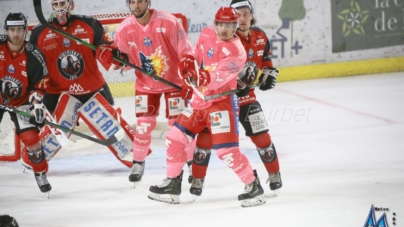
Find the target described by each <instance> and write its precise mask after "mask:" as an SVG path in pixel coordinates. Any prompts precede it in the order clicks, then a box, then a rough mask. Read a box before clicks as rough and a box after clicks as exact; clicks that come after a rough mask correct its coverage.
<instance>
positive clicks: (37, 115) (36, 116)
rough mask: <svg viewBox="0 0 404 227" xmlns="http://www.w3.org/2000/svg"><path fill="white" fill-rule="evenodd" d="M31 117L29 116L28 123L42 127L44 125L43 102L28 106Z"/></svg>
mask: <svg viewBox="0 0 404 227" xmlns="http://www.w3.org/2000/svg"><path fill="white" fill-rule="evenodd" d="M29 109H30V110H31V114H32V115H33V116H32V117H30V118H29V123H30V124H33V125H35V126H38V127H40V128H42V127H43V126H44V125H45V114H46V109H45V106H44V104H42V103H40V104H34V105H31V106H30V107H29Z"/></svg>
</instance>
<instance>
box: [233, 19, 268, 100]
mask: <svg viewBox="0 0 404 227" xmlns="http://www.w3.org/2000/svg"><path fill="white" fill-rule="evenodd" d="M236 34H237V35H238V37H240V40H241V43H242V44H243V46H244V49H245V51H246V53H247V61H246V63H245V64H244V67H243V70H242V71H241V72H240V73H239V78H240V79H241V80H242V81H244V83H246V84H247V85H255V84H258V83H259V81H258V77H259V76H260V75H261V71H262V69H263V68H264V67H267V68H273V65H272V58H271V57H272V56H271V46H270V43H269V40H268V37H267V35H266V34H265V32H264V31H263V30H262V29H260V28H258V27H251V28H250V33H249V35H248V37H244V36H243V35H241V34H240V33H239V32H238V31H237V33H236ZM255 99H256V98H255V93H254V89H251V91H250V93H249V94H248V95H247V96H244V97H241V98H240V99H239V102H240V104H241V105H243V104H246V103H251V102H254V101H255Z"/></svg>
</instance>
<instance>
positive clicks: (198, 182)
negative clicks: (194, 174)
mask: <svg viewBox="0 0 404 227" xmlns="http://www.w3.org/2000/svg"><path fill="white" fill-rule="evenodd" d="M204 181H205V178H193V179H192V185H191V188H190V189H189V192H190V193H191V194H192V195H194V201H195V200H196V198H197V196H201V195H202V189H203V183H204Z"/></svg>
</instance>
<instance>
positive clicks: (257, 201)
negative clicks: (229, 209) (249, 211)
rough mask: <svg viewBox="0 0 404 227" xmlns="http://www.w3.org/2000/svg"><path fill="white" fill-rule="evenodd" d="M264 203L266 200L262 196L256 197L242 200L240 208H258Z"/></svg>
mask: <svg viewBox="0 0 404 227" xmlns="http://www.w3.org/2000/svg"><path fill="white" fill-rule="evenodd" d="M264 203H266V199H265V196H264V195H260V196H257V197H255V198H252V199H247V200H242V201H241V206H242V207H252V206H259V205H262V204H264Z"/></svg>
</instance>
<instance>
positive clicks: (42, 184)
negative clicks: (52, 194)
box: [35, 172, 52, 199]
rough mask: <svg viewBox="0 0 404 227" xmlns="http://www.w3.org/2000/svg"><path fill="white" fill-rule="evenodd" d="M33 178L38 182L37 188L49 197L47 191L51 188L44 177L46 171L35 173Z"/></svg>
mask: <svg viewBox="0 0 404 227" xmlns="http://www.w3.org/2000/svg"><path fill="white" fill-rule="evenodd" d="M35 180H36V182H37V184H38V187H39V190H41V192H43V193H45V194H46V197H47V198H48V199H49V191H50V190H51V189H52V186H51V185H50V184H49V182H48V179H47V178H46V173H45V172H41V173H35Z"/></svg>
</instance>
